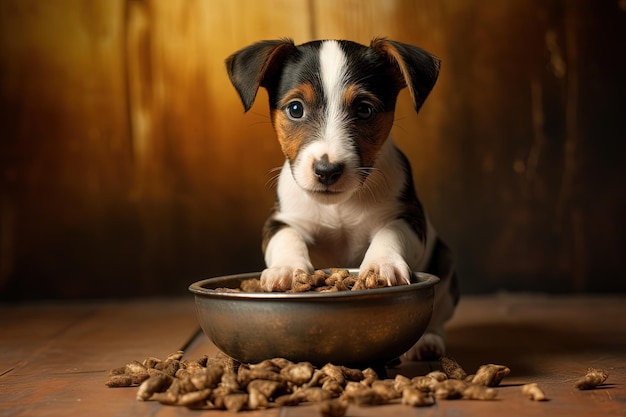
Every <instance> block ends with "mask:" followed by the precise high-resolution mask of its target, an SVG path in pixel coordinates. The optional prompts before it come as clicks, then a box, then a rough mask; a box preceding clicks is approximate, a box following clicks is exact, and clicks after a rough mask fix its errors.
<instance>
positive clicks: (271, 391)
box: [247, 379, 282, 399]
mask: <svg viewBox="0 0 626 417" xmlns="http://www.w3.org/2000/svg"><path fill="white" fill-rule="evenodd" d="M281 386H282V383H281V382H278V381H268V380H265V379H255V380H252V381H250V382H249V383H248V386H247V390H248V392H249V391H250V390H256V391H258V392H260V393H261V394H263V395H264V396H265V397H266V398H268V399H269V398H273V397H274V395H275V394H276V392H277V391H278V390H279V388H281Z"/></svg>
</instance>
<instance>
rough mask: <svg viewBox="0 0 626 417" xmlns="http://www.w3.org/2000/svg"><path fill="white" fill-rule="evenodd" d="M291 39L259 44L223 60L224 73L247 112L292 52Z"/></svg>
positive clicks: (270, 83)
mask: <svg viewBox="0 0 626 417" xmlns="http://www.w3.org/2000/svg"><path fill="white" fill-rule="evenodd" d="M295 48H296V46H295V45H294V43H293V41H292V40H291V39H279V40H270V41H260V42H257V43H254V44H252V45H250V46H247V47H245V48H243V49H241V50H240V51H238V52H235V53H234V54H232V55H231V56H229V57H228V58H226V70H227V71H228V77H229V78H230V82H231V83H233V85H234V86H235V88H236V89H237V92H238V93H239V97H240V98H241V101H242V102H243V106H244V109H245V111H248V110H250V108H251V107H252V104H253V103H254V99H255V98H256V94H257V91H258V90H259V87H266V88H268V87H270V86H271V85H272V83H273V82H274V81H275V79H276V77H277V76H278V70H279V69H280V67H281V65H282V62H283V60H284V59H285V57H286V56H287V55H289V54H291V53H292V52H293V51H294V50H295Z"/></svg>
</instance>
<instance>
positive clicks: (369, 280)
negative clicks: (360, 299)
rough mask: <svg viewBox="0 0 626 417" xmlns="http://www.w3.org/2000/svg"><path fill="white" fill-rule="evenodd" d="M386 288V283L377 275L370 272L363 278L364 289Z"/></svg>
mask: <svg viewBox="0 0 626 417" xmlns="http://www.w3.org/2000/svg"><path fill="white" fill-rule="evenodd" d="M386 286H387V281H386V280H385V279H384V278H383V277H381V276H380V275H379V274H378V273H376V272H374V271H370V272H369V273H368V274H367V276H366V277H365V288H367V289H374V288H383V287H386Z"/></svg>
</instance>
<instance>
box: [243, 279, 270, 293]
mask: <svg viewBox="0 0 626 417" xmlns="http://www.w3.org/2000/svg"><path fill="white" fill-rule="evenodd" d="M239 288H240V289H241V291H243V292H265V290H264V289H263V287H261V280H260V279H258V278H252V279H246V280H243V281H241V284H240V285H239Z"/></svg>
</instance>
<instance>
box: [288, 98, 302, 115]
mask: <svg viewBox="0 0 626 417" xmlns="http://www.w3.org/2000/svg"><path fill="white" fill-rule="evenodd" d="M287 114H288V115H289V118H290V119H302V118H303V117H304V104H302V102H301V101H297V100H295V101H292V102H291V103H289V104H287Z"/></svg>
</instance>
